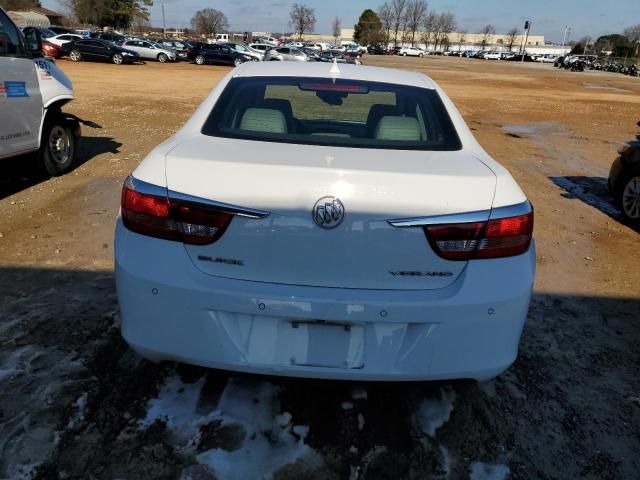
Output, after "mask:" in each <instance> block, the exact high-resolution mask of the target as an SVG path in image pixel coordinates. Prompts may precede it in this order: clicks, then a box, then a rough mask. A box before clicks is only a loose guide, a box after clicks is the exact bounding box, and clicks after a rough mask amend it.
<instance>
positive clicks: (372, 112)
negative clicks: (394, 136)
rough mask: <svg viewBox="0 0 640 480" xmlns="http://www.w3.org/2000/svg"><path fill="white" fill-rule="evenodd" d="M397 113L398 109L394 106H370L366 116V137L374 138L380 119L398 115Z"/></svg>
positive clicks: (378, 104) (379, 104) (376, 104)
mask: <svg viewBox="0 0 640 480" xmlns="http://www.w3.org/2000/svg"><path fill="white" fill-rule="evenodd" d="M398 113H399V112H398V107H396V106H395V105H385V104H382V103H375V104H373V105H371V108H370V109H369V114H368V115H367V136H369V137H373V136H374V134H375V130H376V127H377V126H378V123H379V122H380V119H381V118H382V117H385V116H387V115H398Z"/></svg>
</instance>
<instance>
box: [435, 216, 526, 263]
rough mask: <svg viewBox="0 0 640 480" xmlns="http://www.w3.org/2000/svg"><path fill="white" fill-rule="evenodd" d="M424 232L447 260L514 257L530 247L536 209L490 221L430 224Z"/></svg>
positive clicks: (437, 251)
mask: <svg viewBox="0 0 640 480" xmlns="http://www.w3.org/2000/svg"><path fill="white" fill-rule="evenodd" d="M424 232H425V234H426V235H427V239H428V240H429V243H430V244H431V248H433V250H434V251H435V252H436V253H437V254H438V255H439V256H441V257H442V258H446V259H447V260H472V259H474V258H503V257H512V256H515V255H520V254H522V253H524V252H526V251H527V250H528V249H529V244H530V243H531V237H532V235H533V211H531V212H529V213H527V214H524V215H518V216H515V217H508V218H496V219H491V220H488V221H487V222H473V223H459V224H449V225H427V226H425V227H424Z"/></svg>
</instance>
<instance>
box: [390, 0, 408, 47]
mask: <svg viewBox="0 0 640 480" xmlns="http://www.w3.org/2000/svg"><path fill="white" fill-rule="evenodd" d="M406 11H407V0H391V14H392V18H393V45H394V46H395V47H397V46H398V31H399V30H400V27H401V26H402V25H403V23H404V22H405V21H406Z"/></svg>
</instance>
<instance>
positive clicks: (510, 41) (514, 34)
mask: <svg viewBox="0 0 640 480" xmlns="http://www.w3.org/2000/svg"><path fill="white" fill-rule="evenodd" d="M518 35H520V30H518V27H513V28H512V29H511V30H509V31H508V32H507V35H506V36H505V42H504V43H505V44H506V45H507V48H508V49H509V51H511V50H512V49H513V45H514V44H515V43H516V38H518Z"/></svg>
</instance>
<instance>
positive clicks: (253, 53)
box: [224, 42, 264, 62]
mask: <svg viewBox="0 0 640 480" xmlns="http://www.w3.org/2000/svg"><path fill="white" fill-rule="evenodd" d="M224 45H228V46H229V47H231V48H233V49H234V50H235V51H236V52H239V53H243V54H244V55H248V56H250V57H251V59H252V60H254V61H256V62H259V61H260V60H262V59H263V58H264V53H263V52H261V51H260V50H254V49H253V48H251V47H250V46H249V45H245V44H244V43H235V42H227V43H225V44H224Z"/></svg>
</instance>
